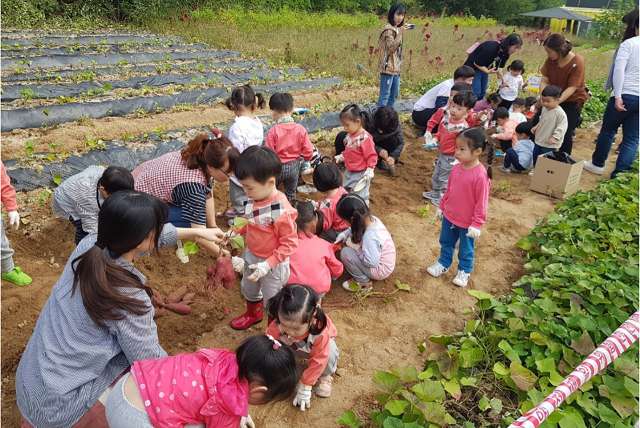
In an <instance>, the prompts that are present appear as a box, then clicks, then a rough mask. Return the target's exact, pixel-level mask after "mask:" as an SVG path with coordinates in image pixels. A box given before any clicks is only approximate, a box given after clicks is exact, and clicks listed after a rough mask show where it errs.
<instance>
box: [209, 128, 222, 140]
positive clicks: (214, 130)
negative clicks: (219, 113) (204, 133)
mask: <svg viewBox="0 0 640 428" xmlns="http://www.w3.org/2000/svg"><path fill="white" fill-rule="evenodd" d="M211 132H212V133H213V136H214V137H216V138H222V132H221V131H220V130H219V129H216V128H211Z"/></svg>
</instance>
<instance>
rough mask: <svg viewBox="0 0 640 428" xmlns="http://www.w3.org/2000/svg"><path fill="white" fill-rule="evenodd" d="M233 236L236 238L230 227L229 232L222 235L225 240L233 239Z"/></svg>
mask: <svg viewBox="0 0 640 428" xmlns="http://www.w3.org/2000/svg"><path fill="white" fill-rule="evenodd" d="M234 236H236V233H235V232H234V231H233V227H230V228H229V230H227V231H226V232H225V233H224V237H225V238H233V237H234Z"/></svg>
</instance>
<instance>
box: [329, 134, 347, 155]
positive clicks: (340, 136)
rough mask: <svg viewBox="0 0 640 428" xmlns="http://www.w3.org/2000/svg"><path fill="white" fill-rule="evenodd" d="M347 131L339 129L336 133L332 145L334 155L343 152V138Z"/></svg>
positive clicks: (345, 136)
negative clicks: (334, 151) (334, 150)
mask: <svg viewBox="0 0 640 428" xmlns="http://www.w3.org/2000/svg"><path fill="white" fill-rule="evenodd" d="M347 135H348V134H347V131H340V132H338V135H336V139H335V141H334V142H333V145H334V147H335V148H336V156H338V155H339V154H341V153H342V152H344V139H345V138H347Z"/></svg>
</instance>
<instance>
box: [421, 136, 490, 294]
mask: <svg viewBox="0 0 640 428" xmlns="http://www.w3.org/2000/svg"><path fill="white" fill-rule="evenodd" d="M487 147H488V148H489V152H488V153H489V154H488V156H487V163H488V164H489V169H488V171H485V169H484V166H482V164H481V163H480V161H479V160H478V157H479V156H480V155H481V154H482V152H483V151H484V150H485V148H487ZM456 159H457V160H458V161H459V162H460V163H459V164H456V165H455V166H454V167H453V169H452V170H451V177H449V186H448V187H447V190H446V192H445V194H444V196H443V197H442V199H441V201H440V207H439V208H438V211H436V218H437V219H442V230H441V231H440V246H441V248H440V259H439V260H438V261H437V262H435V263H434V264H433V265H432V266H430V267H429V268H428V269H427V272H428V273H429V275H431V276H434V277H438V276H440V275H442V274H444V273H447V272H448V271H449V267H450V266H451V263H452V262H453V252H454V250H455V248H456V244H457V243H458V240H459V241H460V248H459V249H458V261H459V264H458V273H457V275H456V277H455V279H454V280H453V283H454V284H455V285H457V286H459V287H466V286H467V284H468V283H469V276H470V275H471V271H472V270H473V254H474V242H475V239H476V238H478V237H480V228H481V227H482V225H483V224H484V223H485V222H486V221H487V206H488V204H489V190H490V187H491V163H492V161H493V143H491V142H488V141H487V140H486V136H485V133H484V131H483V130H482V129H481V128H479V127H474V128H469V129H466V130H464V131H462V132H461V133H460V134H458V137H457V138H456Z"/></svg>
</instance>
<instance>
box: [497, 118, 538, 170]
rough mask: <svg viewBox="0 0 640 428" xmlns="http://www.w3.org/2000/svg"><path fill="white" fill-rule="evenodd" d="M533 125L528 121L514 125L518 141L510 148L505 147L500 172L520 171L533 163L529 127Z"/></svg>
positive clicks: (531, 135)
mask: <svg viewBox="0 0 640 428" xmlns="http://www.w3.org/2000/svg"><path fill="white" fill-rule="evenodd" d="M532 127H533V126H532V125H531V123H529V122H522V123H520V124H518V126H516V132H515V134H516V136H517V138H518V142H517V143H516V144H515V146H513V148H512V149H507V152H506V153H505V156H504V165H503V166H500V168H499V169H500V171H502V172H507V173H509V172H522V171H525V170H527V169H529V168H531V165H532V164H533V147H534V146H535V143H534V142H533V141H532V140H533V134H532V133H531V128H532Z"/></svg>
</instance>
